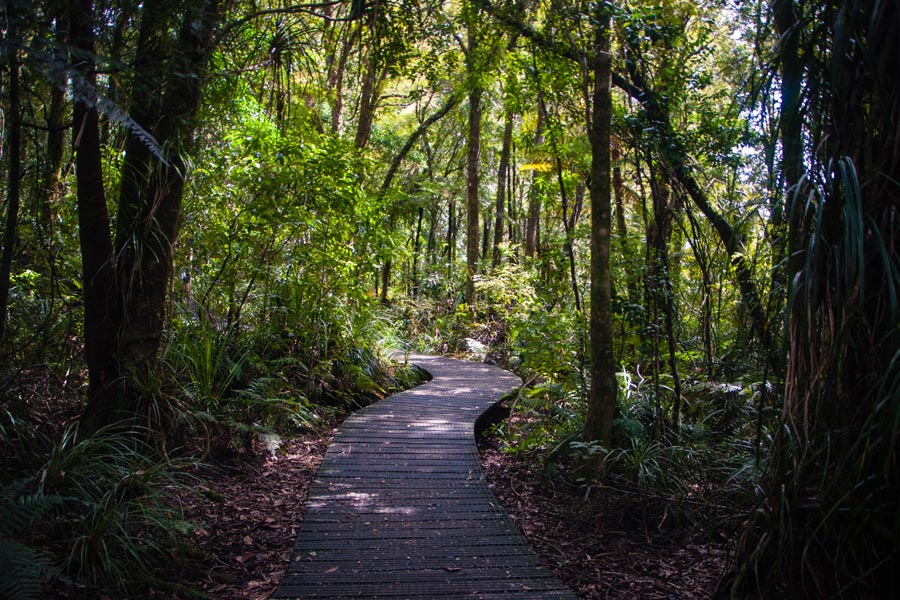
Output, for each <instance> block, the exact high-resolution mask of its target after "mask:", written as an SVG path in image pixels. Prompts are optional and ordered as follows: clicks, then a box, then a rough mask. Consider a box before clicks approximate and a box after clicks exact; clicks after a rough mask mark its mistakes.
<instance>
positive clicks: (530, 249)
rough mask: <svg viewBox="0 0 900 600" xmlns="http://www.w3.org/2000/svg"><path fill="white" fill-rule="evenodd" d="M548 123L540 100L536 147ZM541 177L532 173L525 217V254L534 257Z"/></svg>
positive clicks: (537, 241) (539, 208)
mask: <svg viewBox="0 0 900 600" xmlns="http://www.w3.org/2000/svg"><path fill="white" fill-rule="evenodd" d="M546 124H547V113H546V111H545V110H544V103H543V102H542V101H538V118H537V127H536V129H535V133H534V145H535V147H538V146H540V145H541V144H543V143H544V127H545V126H546ZM540 177H541V175H540V174H539V173H536V172H532V173H531V189H530V190H529V191H528V215H527V216H526V217H525V256H527V257H528V258H534V256H535V254H536V252H537V250H538V246H539V244H540V237H541V195H540V193H539V192H538V190H537V187H538V186H537V185H536V183H537V180H538V179H539V178H540Z"/></svg>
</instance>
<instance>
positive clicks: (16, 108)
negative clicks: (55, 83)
mask: <svg viewBox="0 0 900 600" xmlns="http://www.w3.org/2000/svg"><path fill="white" fill-rule="evenodd" d="M22 8H24V7H23V6H22V5H21V4H20V3H19V2H10V3H9V4H8V5H7V7H6V10H5V11H4V12H5V13H6V14H4V15H3V16H4V17H5V20H6V25H7V26H6V28H5V31H4V35H3V40H2V44H3V57H2V58H3V62H4V63H5V65H6V67H7V69H6V70H7V73H8V74H9V124H8V127H9V130H8V136H7V152H8V155H9V171H8V174H7V176H8V177H9V179H8V182H7V190H6V227H5V228H4V230H3V254H2V255H0V339H2V338H3V335H4V333H5V332H6V322H7V312H8V310H7V309H8V303H9V284H10V273H11V270H12V259H13V253H14V252H15V246H16V237H17V232H18V228H19V206H20V204H21V199H20V190H21V179H22V95H21V90H20V87H21V86H20V73H19V69H20V61H19V48H20V46H21V45H22V42H21V39H20V29H21V27H22V19H23V18H24V14H23V13H22V12H21V11H20V9H22Z"/></svg>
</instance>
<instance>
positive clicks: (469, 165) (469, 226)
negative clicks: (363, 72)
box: [466, 9, 484, 305]
mask: <svg viewBox="0 0 900 600" xmlns="http://www.w3.org/2000/svg"><path fill="white" fill-rule="evenodd" d="M467 25H468V44H467V48H466V76H467V78H468V82H469V121H468V122H469V126H468V135H467V137H466V302H467V303H468V304H470V305H471V304H474V303H475V275H476V273H478V260H479V258H480V257H481V250H480V245H479V236H480V234H481V229H480V227H479V219H478V217H479V215H480V213H481V202H480V196H479V194H480V188H481V112H482V106H481V101H482V97H483V96H484V87H483V84H482V83H481V78H482V77H483V74H482V73H481V66H482V65H481V62H482V61H481V53H482V52H483V50H482V48H481V41H480V40H479V36H480V35H481V34H480V32H479V31H478V20H477V19H476V17H475V14H474V9H472V12H470V14H469V22H468V24H467Z"/></svg>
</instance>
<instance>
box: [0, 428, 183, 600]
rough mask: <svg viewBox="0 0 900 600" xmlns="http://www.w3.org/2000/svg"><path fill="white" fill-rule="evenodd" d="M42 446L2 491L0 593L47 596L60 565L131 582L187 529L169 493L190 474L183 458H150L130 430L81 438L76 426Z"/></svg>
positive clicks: (103, 579) (150, 569) (86, 575)
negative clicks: (32, 467) (34, 461)
mask: <svg viewBox="0 0 900 600" xmlns="http://www.w3.org/2000/svg"><path fill="white" fill-rule="evenodd" d="M45 456H46V462H45V463H44V466H43V468H42V469H41V470H40V471H39V472H37V473H33V474H31V475H27V476H25V477H23V478H21V479H18V480H15V481H13V482H12V483H10V484H8V485H7V486H5V488H4V489H3V493H2V496H0V502H2V509H3V511H4V515H5V518H4V519H3V521H2V522H0V557H2V559H3V560H0V597H3V598H7V597H8V598H36V597H43V596H42V592H43V586H44V584H46V583H47V581H48V579H49V578H50V577H52V576H55V575H56V574H57V573H60V572H63V573H65V574H67V575H68V576H70V577H74V578H77V579H78V580H79V581H82V582H84V583H86V584H88V585H91V586H96V585H100V586H106V587H114V588H119V589H123V590H124V589H134V588H138V587H140V586H142V585H144V584H145V583H146V582H147V580H148V578H149V577H151V576H152V575H154V574H155V572H156V571H157V570H158V569H159V568H161V567H163V566H164V565H165V564H167V563H168V562H169V561H171V559H172V557H173V555H174V551H175V549H176V548H177V547H178V545H179V544H180V543H181V538H182V536H183V535H184V534H185V533H186V532H187V530H188V529H189V524H188V523H185V522H184V521H183V520H182V517H181V511H180V509H179V508H178V507H177V505H176V504H175V503H174V501H173V498H172V493H173V492H174V491H176V490H179V489H185V488H186V483H188V482H189V480H190V475H188V470H189V469H190V466H191V465H190V464H189V463H187V462H176V461H170V460H160V459H157V458H155V457H154V454H153V452H152V450H151V448H150V447H149V446H147V445H145V444H144V443H142V442H140V441H138V440H137V439H136V438H135V437H134V435H133V434H132V433H126V432H115V431H113V430H101V431H99V432H98V433H97V434H95V435H94V436H92V437H89V438H85V439H79V437H78V434H77V429H76V428H74V427H70V428H68V429H66V430H65V431H64V433H63V434H62V436H61V437H60V439H59V440H58V441H57V442H56V443H54V444H53V445H52V446H51V447H50V448H49V449H48V450H47V454H46V455H45Z"/></svg>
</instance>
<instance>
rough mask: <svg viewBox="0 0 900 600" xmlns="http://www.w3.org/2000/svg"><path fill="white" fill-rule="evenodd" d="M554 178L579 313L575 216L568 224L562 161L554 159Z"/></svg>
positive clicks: (571, 279)
mask: <svg viewBox="0 0 900 600" xmlns="http://www.w3.org/2000/svg"><path fill="white" fill-rule="evenodd" d="M556 177H557V179H558V181H559V193H560V196H561V197H562V221H563V229H564V230H565V235H566V240H565V243H564V247H565V252H566V257H567V258H568V259H569V278H570V281H571V283H572V293H573V294H574V295H575V310H576V311H577V312H579V313H580V312H581V294H580V293H579V292H578V275H577V273H576V271H575V247H574V244H573V241H572V228H573V227H574V225H575V219H574V217H575V215H574V214H573V215H572V216H573V219H572V222H571V223H569V196H568V194H566V184H565V181H564V180H563V171H562V161H561V160H560V159H559V156H558V155H557V157H556Z"/></svg>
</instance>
